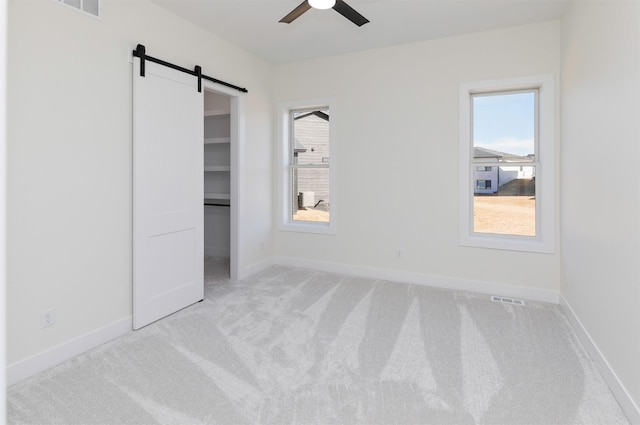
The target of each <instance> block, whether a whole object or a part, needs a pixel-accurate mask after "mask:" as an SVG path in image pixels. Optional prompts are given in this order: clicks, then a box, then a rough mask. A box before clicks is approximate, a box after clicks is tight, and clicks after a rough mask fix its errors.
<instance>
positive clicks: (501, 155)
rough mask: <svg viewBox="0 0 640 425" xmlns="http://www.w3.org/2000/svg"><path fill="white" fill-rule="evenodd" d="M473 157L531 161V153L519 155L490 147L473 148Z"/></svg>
mask: <svg viewBox="0 0 640 425" xmlns="http://www.w3.org/2000/svg"><path fill="white" fill-rule="evenodd" d="M473 157H474V158H496V159H499V160H503V161H509V160H511V161H532V160H533V157H532V156H531V155H527V156H520V155H514V154H512V153H507V152H500V151H494V150H492V149H487V148H473Z"/></svg>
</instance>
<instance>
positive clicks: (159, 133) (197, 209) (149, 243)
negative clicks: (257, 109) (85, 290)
mask: <svg viewBox="0 0 640 425" xmlns="http://www.w3.org/2000/svg"><path fill="white" fill-rule="evenodd" d="M197 83H198V79H197V78H196V77H194V76H192V75H189V74H185V73H182V72H180V71H176V70H174V69H171V68H168V67H165V66H161V65H158V64H155V63H152V62H149V61H146V62H145V76H144V77H141V76H140V59H139V58H137V57H136V58H134V66H133V328H134V329H139V328H141V327H143V326H146V325H148V324H149V323H151V322H154V321H156V320H158V319H160V318H162V317H165V316H167V315H169V314H171V313H174V312H176V311H178V310H180V309H182V308H184V307H187V306H189V305H191V304H193V303H196V302H198V301H200V300H202V299H203V298H204V276H203V273H204V271H203V268H204V264H203V263H204V252H203V251H204V240H203V238H204V223H203V209H204V207H203V193H204V190H203V172H204V170H203V126H204V122H203V93H198V86H197Z"/></svg>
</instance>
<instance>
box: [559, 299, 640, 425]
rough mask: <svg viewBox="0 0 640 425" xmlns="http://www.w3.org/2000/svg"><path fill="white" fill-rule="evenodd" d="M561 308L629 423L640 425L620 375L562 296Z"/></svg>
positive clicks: (635, 407) (639, 415)
mask: <svg viewBox="0 0 640 425" xmlns="http://www.w3.org/2000/svg"><path fill="white" fill-rule="evenodd" d="M560 306H561V307H562V310H563V311H564V312H565V314H566V315H567V317H568V319H569V322H570V323H571V326H572V327H573V330H574V331H575V333H576V335H578V338H579V339H580V342H582V345H584V347H585V349H586V350H587V353H589V356H590V357H591V359H592V360H593V362H594V363H595V365H596V367H597V368H598V370H599V371H600V373H601V374H602V377H603V378H604V380H605V381H606V383H607V385H609V388H610V389H611V392H612V393H613V396H614V397H615V399H616V400H617V401H618V404H619V405H620V407H621V408H622V410H623V411H624V413H625V414H626V415H627V419H629V422H631V423H632V424H633V425H640V408H638V405H637V404H636V403H635V402H634V400H633V398H632V397H631V395H630V394H629V392H628V391H627V389H626V388H625V386H624V384H623V383H622V381H620V378H618V375H617V374H616V372H615V371H614V370H613V368H612V367H611V365H610V364H609V362H608V361H607V359H606V357H605V356H604V355H603V354H602V351H600V348H599V347H598V344H596V342H595V341H594V340H593V338H591V335H590V334H589V332H588V331H587V329H586V328H585V327H584V325H583V324H582V322H581V321H580V319H579V318H578V316H577V315H576V313H575V311H574V310H573V308H572V307H571V305H570V304H569V302H568V301H567V300H566V299H565V298H564V297H563V296H562V295H560Z"/></svg>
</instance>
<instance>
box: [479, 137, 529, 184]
mask: <svg viewBox="0 0 640 425" xmlns="http://www.w3.org/2000/svg"><path fill="white" fill-rule="evenodd" d="M473 159H474V162H476V164H477V163H479V162H481V163H483V164H484V163H487V165H476V167H475V169H474V170H473V182H474V185H473V191H474V192H473V193H474V194H494V193H497V192H498V190H499V189H500V187H502V186H504V185H505V184H507V183H509V182H510V181H512V180H515V179H533V178H535V167H527V166H520V165H518V166H508V165H505V163H509V162H518V163H522V162H533V158H532V157H531V156H518V155H513V154H510V153H505V152H499V151H494V150H491V149H486V148H473ZM498 164H499V165H498Z"/></svg>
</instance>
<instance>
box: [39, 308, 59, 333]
mask: <svg viewBox="0 0 640 425" xmlns="http://www.w3.org/2000/svg"><path fill="white" fill-rule="evenodd" d="M55 324H56V311H55V310H54V309H51V310H47V311H43V312H41V313H40V327H41V328H43V329H44V328H48V327H49V326H53V325H55Z"/></svg>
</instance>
